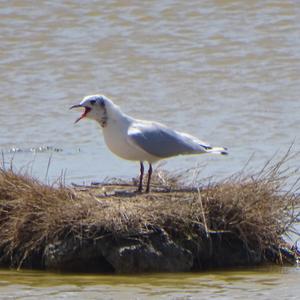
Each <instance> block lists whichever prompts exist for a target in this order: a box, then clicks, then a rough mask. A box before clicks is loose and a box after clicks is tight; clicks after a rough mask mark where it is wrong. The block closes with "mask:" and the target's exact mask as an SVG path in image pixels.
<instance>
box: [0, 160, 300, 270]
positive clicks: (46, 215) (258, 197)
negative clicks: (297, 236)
mask: <svg viewBox="0 0 300 300" xmlns="http://www.w3.org/2000/svg"><path fill="white" fill-rule="evenodd" d="M291 158H292V157H291V155H289V154H287V155H286V156H285V157H284V158H283V159H282V160H280V162H278V163H275V164H271V162H269V163H268V164H267V165H266V166H265V167H264V168H263V169H262V170H261V171H260V172H258V173H256V174H254V175H245V174H244V173H239V174H237V175H236V176H234V177H231V178H229V179H227V180H226V181H224V182H222V183H219V184H208V185H206V186H203V187H202V188H201V189H197V188H193V189H190V190H189V189H187V188H186V187H183V185H182V183H180V182H181V180H180V179H181V178H180V176H175V177H174V176H173V177H172V176H170V175H166V174H161V173H159V174H158V175H157V176H155V177H154V178H153V179H154V185H155V186H156V188H160V191H159V192H155V191H154V192H152V193H150V194H135V193H129V194H128V195H126V196H122V195H121V194H120V195H119V194H115V195H110V194H109V191H111V190H113V189H116V188H117V189H123V190H124V189H126V190H128V189H129V190H130V187H128V186H127V185H126V184H125V185H124V186H121V185H110V184H107V185H104V186H100V187H97V188H91V189H82V188H67V187H63V186H60V187H58V188H57V187H56V188H54V187H50V186H46V185H43V184H40V183H39V182H38V181H36V180H34V179H32V178H29V177H28V176H23V175H18V174H15V173H13V172H12V171H10V170H8V171H5V170H3V169H1V170H0V254H1V258H2V260H5V259H6V260H7V259H12V260H17V264H19V265H21V264H22V262H23V260H24V259H26V257H27V256H29V255H31V253H32V252H34V251H39V250H40V251H43V249H44V247H45V246H46V245H47V243H49V242H53V241H56V240H59V239H62V238H66V237H67V236H70V235H71V236H76V237H78V238H79V239H87V238H88V239H98V238H101V236H103V235H107V234H110V235H114V236H131V235H139V234H143V233H145V232H147V231H149V230H151V229H153V228H156V227H162V228H164V229H165V230H166V231H167V232H169V233H172V232H174V230H175V231H176V232H179V231H181V232H183V233H185V234H187V235H188V234H193V228H194V227H195V224H202V225H204V227H205V228H206V230H207V235H209V234H210V233H211V232H212V231H230V232H232V233H234V234H235V235H236V236H238V237H239V238H241V239H242V240H243V241H244V242H245V243H246V245H247V246H248V247H249V249H258V248H259V249H261V251H262V252H263V251H265V249H267V248H269V247H275V248H279V245H280V244H282V241H283V239H282V237H283V236H284V235H288V234H290V233H291V232H294V233H295V227H294V226H295V224H296V223H297V222H298V221H299V204H300V201H299V197H298V196H297V190H298V180H296V181H295V184H294V185H293V186H292V187H291V188H290V189H289V190H288V191H285V190H284V188H285V186H287V185H286V184H287V180H289V179H290V178H291V177H292V176H294V174H295V170H291V169H290V168H287V169H286V168H285V165H286V164H287V163H288V161H289V160H290V159H291ZM185 176H186V175H184V176H181V177H185ZM166 190H169V191H168V192H165V191H166ZM99 193H102V196H101V197H97V195H98V194H99ZM105 195H106V196H105ZM118 195H119V196H118Z"/></svg>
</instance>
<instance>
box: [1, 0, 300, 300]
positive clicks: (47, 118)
mask: <svg viewBox="0 0 300 300" xmlns="http://www.w3.org/2000/svg"><path fill="white" fill-rule="evenodd" d="M0 41H1V42H0V66H1V72H0V86H1V101H0V119H1V128H0V150H2V151H3V153H4V157H5V161H6V163H9V161H10V160H11V159H13V163H14V166H15V168H17V169H19V168H21V167H23V168H24V169H27V170H28V171H29V172H31V173H32V174H33V175H34V176H36V177H38V178H40V179H41V180H44V179H45V175H46V170H47V164H48V160H49V157H50V155H52V158H51V166H50V170H49V174H48V179H47V180H49V181H51V182H53V180H55V179H56V178H57V177H58V176H59V175H60V174H61V172H62V171H66V181H67V182H68V183H69V182H71V181H75V182H77V183H81V182H82V181H87V182H90V181H91V180H102V179H104V178H105V177H114V176H116V177H123V178H131V177H133V176H136V174H137V171H138V169H137V165H135V164H134V163H130V162H126V161H122V160H120V159H119V158H117V157H115V156H113V155H112V154H111V153H109V151H108V150H107V149H106V147H105V145H104V143H103V138H102V136H101V134H100V132H99V130H98V128H97V126H96V124H93V123H92V122H84V121H82V122H80V123H79V124H77V125H74V124H73V121H74V120H75V118H76V117H78V113H76V112H71V111H68V107H69V106H70V105H72V104H76V103H78V102H79V101H80V100H81V98H82V97H83V96H85V95H87V94H93V93H104V94H106V95H107V96H109V97H111V98H112V99H113V100H115V102H117V103H118V104H119V105H120V106H121V107H122V108H123V110H124V111H125V112H127V113H128V114H132V115H133V116H136V117H139V118H148V119H154V120H157V121H160V122H164V123H167V124H168V125H170V126H172V127H174V128H176V129H179V130H182V131H186V132H189V133H191V134H194V135H196V136H198V137H199V138H201V139H203V140H207V141H208V142H210V143H211V144H213V145H220V146H227V147H228V148H229V151H230V156H228V157H226V158H224V157H212V156H201V157H178V158H173V159H171V160H168V161H167V163H166V165H165V166H164V168H166V169H168V170H174V169H185V168H190V167H195V166H197V165H200V166H202V165H204V164H205V167H203V170H202V174H201V175H203V176H204V177H206V176H211V175H214V176H215V178H223V177H224V176H227V175H228V174H232V173H234V172H236V171H238V170H240V169H241V167H242V166H244V164H245V163H246V162H247V160H248V159H249V157H250V156H251V155H254V158H253V160H252V164H251V166H252V168H253V169H255V168H257V167H260V166H262V165H263V164H264V162H265V161H266V160H267V159H269V158H270V157H271V156H272V155H273V154H274V153H275V152H276V151H278V152H279V153H284V152H285V151H286V149H287V148H288V147H289V145H290V144H291V142H292V141H295V145H294V151H296V150H299V149H300V147H299V128H300V118H299V115H300V101H299V95H300V79H299V78H300V2H299V1H298V0H285V1H282V0H265V1H259V0H243V1H240V0H215V1H212V0H206V1H195V0H191V1H179V0H175V1H167V0H164V1H151V2H150V1H120V0H119V1H118V0H116V1H101V2H100V1H98V2H97V1H84V2H83V1H58V0H52V1H32V0H27V1H23V0H10V1H1V3H0ZM42 146H50V147H54V148H57V149H62V151H52V150H51V149H53V148H51V149H50V150H49V149H48V150H47V149H46V150H47V151H43V149H44V148H43V149H42V151H41V152H39V151H30V148H33V147H35V149H38V148H39V147H42ZM18 149H22V151H18ZM44 150H45V149H44ZM292 163H293V164H294V165H299V163H300V159H299V158H298V159H295V160H294V161H293V162H292ZM9 274H10V275H9ZM51 276H52V275H48V274H45V275H43V274H40V273H26V272H25V273H23V272H20V273H15V272H12V273H10V272H8V271H4V273H3V272H2V273H1V278H3V282H6V283H3V284H2V285H1V288H0V290H3V293H4V294H3V295H7V297H8V295H9V294H10V293H11V294H12V295H15V296H12V297H16V298H17V297H23V296H24V295H26V297H28V298H34V297H38V295H40V294H41V293H47V295H48V297H49V298H59V297H61V298H65V297H66V298H72V299H73V298H74V297H78V299H79V298H82V297H81V296H80V293H82V295H83V296H84V297H86V295H87V294H89V293H90V295H91V297H90V298H91V299H92V298H93V297H94V298H97V296H95V295H98V294H99V293H100V292H101V295H102V296H103V298H106V299H108V298H114V297H117V296H118V297H119V298H122V299H125V298H126V297H127V298H128V299H132V297H131V296H130V295H131V293H132V292H134V291H135V292H136V293H137V294H138V295H139V296H138V297H136V298H139V297H140V298H143V297H145V298H147V297H153V298H155V297H159V296H161V297H163V298H164V297H167V298H168V297H169V298H172V299H190V298H193V297H194V298H195V299H197V296H195V295H198V296H199V295H201V296H203V297H204V296H207V297H211V296H214V297H219V298H220V299H231V298H233V297H238V296H237V295H239V294H241V295H243V298H247V297H248V298H253V297H252V292H253V293H254V295H255V296H256V297H261V298H264V297H265V298H267V296H266V295H267V293H271V294H272V298H275V297H278V298H281V299H282V298H289V299H292V295H293V294H295V295H297V294H298V295H299V288H298V286H297V285H296V283H295V281H296V280H299V278H300V277H299V272H298V271H297V270H295V269H286V270H285V271H283V272H278V271H275V272H273V271H272V272H269V271H268V272H261V271H259V272H256V271H250V272H248V271H242V275H241V274H240V273H239V272H237V273H236V272H233V273H210V274H205V275H190V274H189V275H186V274H185V275H178V277H177V275H170V276H169V275H162V276H161V275H158V276H156V275H153V276H150V277H130V279H127V277H122V278H123V279H120V278H119V277H109V279H107V280H106V279H105V278H107V277H89V276H77V277H76V276H61V277H60V276H57V275H55V276H54V277H51ZM6 277H10V278H13V279H20V278H21V279H20V280H21V281H20V282H18V281H14V280H12V279H11V280H8V281H6V279H5V278H6ZM227 277H228V278H229V279H228V278H227ZM22 278H23V279H22ZM32 278H36V279H37V280H36V281H35V282H34V284H33V285H32V284H31V282H30V280H33V279H32ZM43 278H45V281H48V280H50V278H54V279H53V280H54V282H56V283H57V284H58V283H59V281H62V284H61V285H60V286H59V287H56V283H55V284H53V285H52V286H51V287H42V286H43V285H44V283H43V281H42V279H43ZM295 278H297V279H295ZM1 280H2V279H1ZM51 280H52V279H51ZM73 280H74V282H72V281H73ZM81 280H82V281H81ZM89 280H90V281H91V283H89V282H87V281H89ZM126 280H132V282H135V281H137V282H141V281H143V280H144V283H140V284H136V285H135V283H128V281H126ZM149 281H151V282H149ZM103 282H104V283H103ZM153 282H155V283H153ZM119 283H120V284H119ZM181 283H182V285H181ZM39 284H41V287H39ZM59 284H60V283H59ZM33 286H34V287H33ZM157 286H158V287H157ZM183 287H184V288H183ZM279 290H280V291H281V292H279ZM5 293H6V294H5ZM18 293H20V294H18ZM64 294H65V295H66V296H62V295H64ZM22 295H23V296H22ZM104 295H106V296H104ZM73 296H74V297H73ZM24 297H25V296H24Z"/></svg>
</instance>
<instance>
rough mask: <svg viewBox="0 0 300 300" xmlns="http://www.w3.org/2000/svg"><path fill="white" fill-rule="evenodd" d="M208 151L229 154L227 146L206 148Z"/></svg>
mask: <svg viewBox="0 0 300 300" xmlns="http://www.w3.org/2000/svg"><path fill="white" fill-rule="evenodd" d="M206 152H207V153H213V154H221V155H227V154H228V151H227V148H223V147H212V148H209V149H206Z"/></svg>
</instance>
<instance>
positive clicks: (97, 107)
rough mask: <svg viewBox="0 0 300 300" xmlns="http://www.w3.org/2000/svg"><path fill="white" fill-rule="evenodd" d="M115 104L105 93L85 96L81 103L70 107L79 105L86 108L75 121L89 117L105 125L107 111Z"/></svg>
mask: <svg viewBox="0 0 300 300" xmlns="http://www.w3.org/2000/svg"><path fill="white" fill-rule="evenodd" d="M114 106H115V105H114V104H113V103H112V101H111V100H109V99H108V98H107V97H105V96H104V95H90V96H86V97H84V98H83V100H82V101H81V102H80V103H79V104H76V105H73V106H71V107H70V109H72V108H77V107H82V108H84V109H85V110H84V112H83V114H82V115H81V116H80V117H79V118H78V119H77V120H76V121H75V123H77V122H79V121H80V120H81V119H83V118H88V119H92V120H95V121H98V122H99V123H100V124H101V126H102V127H105V125H106V122H107V112H108V110H109V111H110V110H111V108H112V107H114Z"/></svg>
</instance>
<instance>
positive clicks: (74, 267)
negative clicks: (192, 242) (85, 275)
mask: <svg viewBox="0 0 300 300" xmlns="http://www.w3.org/2000/svg"><path fill="white" fill-rule="evenodd" d="M44 261H45V267H46V268H47V269H54V270H61V271H77V272H79V271H84V272H93V271H94V272H116V273H141V272H158V271H160V272H183V271H189V270H191V268H192V266H193V255H192V253H191V252H190V251H189V250H187V249H185V248H183V247H180V246H178V245H177V244H175V243H174V241H172V240H171V239H170V237H169V236H168V234H167V233H166V232H165V231H164V230H162V229H159V230H156V231H153V232H150V233H148V234H147V235H144V236H139V237H128V238H124V237H122V238H117V237H113V236H108V237H105V238H103V239H99V240H97V241H95V242H93V241H92V240H82V241H80V240H79V239H74V238H72V239H67V240H62V241H58V242H56V243H53V244H49V245H48V246H47V247H46V249H45V252H44Z"/></svg>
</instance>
